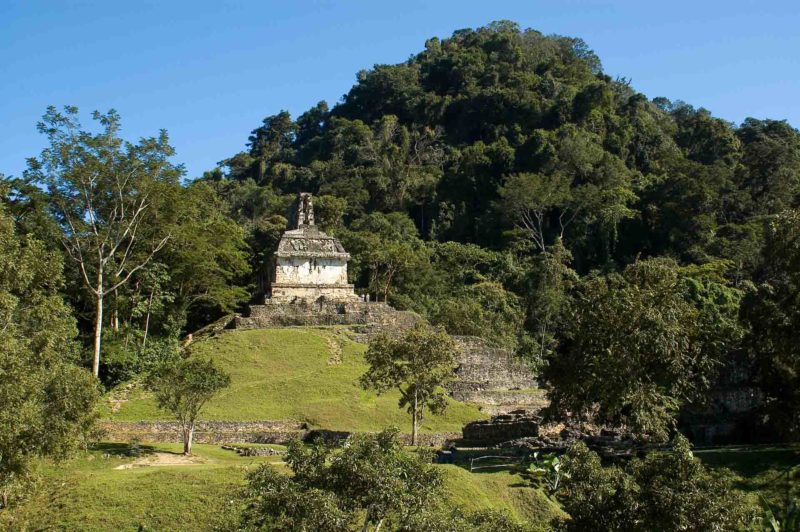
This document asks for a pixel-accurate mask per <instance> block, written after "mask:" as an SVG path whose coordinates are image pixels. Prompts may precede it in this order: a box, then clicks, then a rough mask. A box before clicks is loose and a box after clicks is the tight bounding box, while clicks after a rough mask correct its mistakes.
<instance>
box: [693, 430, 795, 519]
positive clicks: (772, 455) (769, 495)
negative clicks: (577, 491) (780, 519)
mask: <svg viewBox="0 0 800 532" xmlns="http://www.w3.org/2000/svg"><path fill="white" fill-rule="evenodd" d="M695 456H697V457H698V458H700V459H701V460H702V461H703V462H704V463H705V464H706V465H709V466H711V467H727V468H728V469H730V470H731V471H733V473H734V474H735V475H736V477H737V481H736V487H737V488H739V489H740V490H742V491H744V492H745V493H747V494H748V495H749V496H750V498H751V500H752V501H753V502H755V503H757V504H761V505H763V504H764V503H765V502H766V503H767V504H768V505H769V506H770V508H771V509H772V511H773V512H775V513H776V514H778V513H780V512H782V511H784V510H785V509H786V507H787V505H788V501H790V500H792V499H800V445H793V446H787V447H770V446H756V447H739V448H735V447H734V448H725V449H712V450H699V451H695Z"/></svg>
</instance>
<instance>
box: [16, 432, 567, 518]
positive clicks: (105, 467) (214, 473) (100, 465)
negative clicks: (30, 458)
mask: <svg viewBox="0 0 800 532" xmlns="http://www.w3.org/2000/svg"><path fill="white" fill-rule="evenodd" d="M148 448H149V449H151V450H155V451H160V452H174V453H176V454H177V453H178V452H179V451H180V446H179V445H178V444H156V445H153V446H152V447H148ZM194 449H195V453H194V454H195V455H196V456H198V457H200V458H202V459H204V460H205V463H203V464H201V465H189V466H161V467H141V468H132V469H116V468H117V467H119V466H121V465H123V464H126V463H130V462H132V461H133V460H134V458H131V457H128V456H125V455H124V452H125V451H126V450H127V446H126V445H122V444H102V445H100V446H99V448H98V449H96V450H93V451H91V452H88V453H85V454H84V455H83V456H81V457H79V458H76V459H73V460H70V461H68V462H66V463H64V464H62V465H60V466H54V465H51V464H48V465H45V466H43V468H42V471H41V473H42V476H43V480H42V482H41V484H40V485H39V488H38V490H37V491H36V492H35V493H34V495H33V496H32V497H31V498H30V499H29V500H27V501H24V502H23V503H22V504H21V505H20V506H18V507H16V508H14V509H13V510H12V511H11V512H10V513H2V512H0V529H3V530H5V529H10V530H82V531H101V530H175V531H178V530H231V529H233V527H234V525H235V522H236V515H237V514H236V511H237V509H238V506H237V503H236V502H235V501H234V495H235V494H236V492H237V490H238V489H240V488H241V487H242V486H243V485H244V476H245V472H246V471H247V470H248V469H251V468H253V467H255V466H256V465H257V464H259V463H263V462H272V463H274V464H275V467H281V468H283V465H282V463H281V462H280V460H281V458H280V457H265V458H244V457H240V456H238V455H236V454H235V453H233V452H231V451H224V450H222V449H220V448H219V447H216V446H213V445H200V444H197V445H195V448H194ZM439 467H441V468H442V472H443V474H444V477H445V481H446V483H445V490H446V497H447V498H448V499H449V501H450V502H451V503H453V504H456V505H458V506H461V507H462V508H463V509H464V510H467V511H472V510H479V509H498V510H505V511H507V512H509V513H510V514H511V515H512V516H514V517H516V518H517V519H529V520H532V521H533V522H536V523H539V524H541V525H542V529H546V524H547V523H548V522H549V521H550V519H551V518H552V517H553V516H556V515H559V514H560V510H559V509H558V507H557V506H556V505H555V504H554V503H553V502H552V501H550V500H549V499H547V498H546V497H545V496H544V495H543V494H542V493H541V492H539V491H537V490H534V489H532V488H529V487H526V486H525V485H524V482H523V481H522V479H521V478H520V477H519V476H518V475H515V474H512V473H509V472H493V473H482V474H471V473H469V472H468V471H465V470H464V469H461V468H459V467H457V466H453V465H443V466H439ZM284 470H285V469H284Z"/></svg>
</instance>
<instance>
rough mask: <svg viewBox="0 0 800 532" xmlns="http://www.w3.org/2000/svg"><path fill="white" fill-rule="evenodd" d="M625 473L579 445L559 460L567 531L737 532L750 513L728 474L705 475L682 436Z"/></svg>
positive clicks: (637, 462) (713, 473) (630, 465)
mask: <svg viewBox="0 0 800 532" xmlns="http://www.w3.org/2000/svg"><path fill="white" fill-rule="evenodd" d="M672 447H673V449H672V451H669V452H652V453H650V454H648V455H647V457H646V458H644V459H634V460H633V461H632V462H631V463H630V464H628V465H627V466H626V467H625V468H620V467H618V466H609V467H603V466H602V465H601V462H600V458H599V457H598V456H597V454H595V453H594V452H592V451H590V450H589V449H588V448H587V447H586V446H585V445H584V444H583V443H577V444H575V445H574V446H573V447H572V448H571V449H570V451H569V452H568V453H567V455H566V457H565V460H564V471H565V481H564V484H563V488H564V489H563V492H562V495H561V500H562V502H563V505H564V509H565V510H566V511H567V512H568V513H569V514H570V517H571V519H570V520H569V521H567V522H566V529H567V530H642V531H649V530H663V531H672V530H675V531H677V530H740V529H744V528H745V527H746V526H748V525H749V524H751V523H752V521H753V518H754V508H753V507H752V506H750V505H749V504H748V503H747V502H746V501H745V499H744V497H743V496H742V494H741V493H737V492H734V491H733V490H732V485H733V482H732V478H731V476H730V474H729V472H725V471H708V470H707V469H706V468H705V467H704V466H703V464H702V463H701V462H700V461H699V460H698V459H696V458H695V457H694V456H693V454H692V452H691V448H690V446H689V442H688V441H687V440H686V439H685V438H684V437H683V436H680V435H678V436H676V438H675V440H674V441H673V443H672Z"/></svg>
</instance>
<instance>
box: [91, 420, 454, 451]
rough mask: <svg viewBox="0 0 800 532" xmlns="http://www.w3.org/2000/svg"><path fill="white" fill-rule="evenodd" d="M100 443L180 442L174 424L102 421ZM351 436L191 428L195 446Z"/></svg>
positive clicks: (261, 424)
mask: <svg viewBox="0 0 800 532" xmlns="http://www.w3.org/2000/svg"><path fill="white" fill-rule="evenodd" d="M98 426H99V428H100V429H101V431H102V432H103V439H106V440H109V441H118V442H129V441H132V440H139V441H142V442H149V443H179V442H181V441H183V439H182V438H183V436H182V434H181V429H180V424H179V423H178V422H175V421H130V422H126V421H105V422H100V423H98ZM351 434H352V433H351V432H345V431H333V430H325V429H309V427H308V425H307V424H305V423H300V422H294V421H237V422H233V421H199V422H198V423H197V426H196V427H195V433H194V442H195V443H211V444H222V443H275V444H285V443H288V442H289V441H290V440H292V439H295V438H299V439H301V440H303V441H313V440H315V439H317V438H321V439H324V440H327V441H343V440H345V439H347V438H348V437H349V436H350V435H351ZM460 438H461V434H459V433H457V432H441V433H421V434H419V435H418V438H417V440H418V442H417V444H418V445H421V446H430V447H444V446H446V445H447V444H449V443H450V442H452V441H456V440H458V439H460ZM400 439H401V441H403V442H405V443H406V444H410V443H411V435H410V434H400Z"/></svg>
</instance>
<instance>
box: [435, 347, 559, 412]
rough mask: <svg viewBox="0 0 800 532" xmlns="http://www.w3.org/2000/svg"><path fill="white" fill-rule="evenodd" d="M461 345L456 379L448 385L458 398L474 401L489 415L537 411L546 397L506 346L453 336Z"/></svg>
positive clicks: (532, 377)
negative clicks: (516, 411)
mask: <svg viewBox="0 0 800 532" xmlns="http://www.w3.org/2000/svg"><path fill="white" fill-rule="evenodd" d="M453 338H454V339H455V340H456V343H457V344H458V346H459V347H460V348H461V357H460V360H459V366H458V368H457V369H456V375H457V377H458V380H456V381H455V382H454V383H452V384H451V385H450V387H449V392H450V395H451V396H452V397H453V398H454V399H456V400H457V401H462V402H465V403H472V404H476V405H478V406H480V407H481V409H482V410H483V411H484V412H486V413H488V414H491V415H496V414H506V413H508V412H512V411H515V410H527V411H529V412H533V413H535V412H538V411H539V410H541V409H542V408H544V407H545V406H547V398H546V396H545V392H544V391H543V390H540V389H538V387H537V386H538V383H537V382H536V379H535V377H534V375H533V373H532V372H531V370H530V368H528V366H527V365H525V364H524V363H522V362H520V361H519V360H517V359H516V358H515V357H514V353H513V352H511V351H510V350H508V349H504V348H501V347H495V346H492V345H490V344H489V343H488V342H487V341H486V340H484V339H483V338H478V337H476V336H454V337H453Z"/></svg>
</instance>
